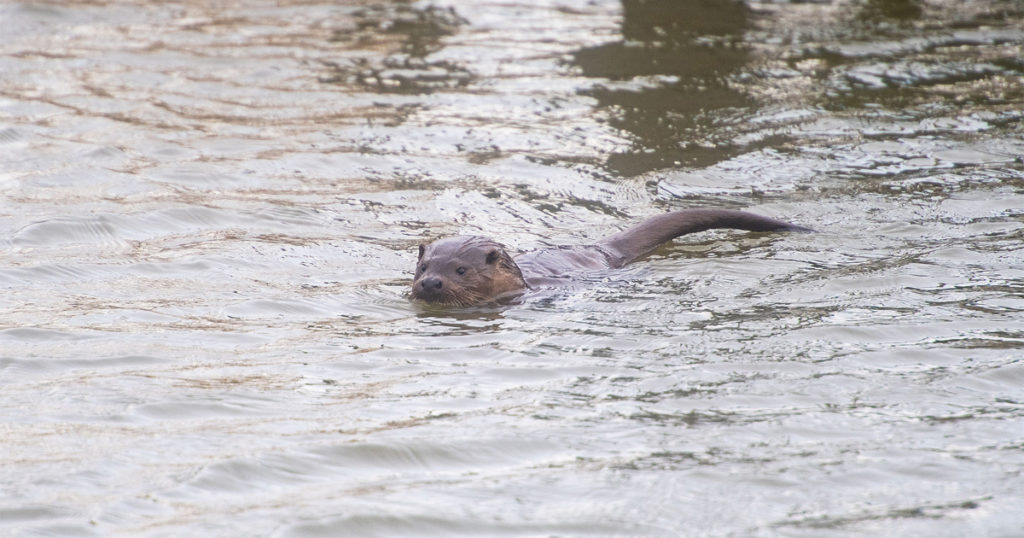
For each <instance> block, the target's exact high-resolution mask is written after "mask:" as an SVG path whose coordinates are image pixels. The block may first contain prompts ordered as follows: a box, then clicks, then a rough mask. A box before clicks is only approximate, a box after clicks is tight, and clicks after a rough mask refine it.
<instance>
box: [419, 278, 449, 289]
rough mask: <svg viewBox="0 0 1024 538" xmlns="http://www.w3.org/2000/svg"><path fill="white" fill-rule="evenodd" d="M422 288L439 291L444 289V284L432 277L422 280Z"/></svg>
mask: <svg viewBox="0 0 1024 538" xmlns="http://www.w3.org/2000/svg"><path fill="white" fill-rule="evenodd" d="M420 287H421V288H423V289H424V290H426V291H430V290H439V289H441V288H443V287H444V282H443V281H442V280H441V279H440V278H437V277H434V276H431V277H426V278H423V279H420Z"/></svg>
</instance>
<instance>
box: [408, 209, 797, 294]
mask: <svg viewBox="0 0 1024 538" xmlns="http://www.w3.org/2000/svg"><path fill="white" fill-rule="evenodd" d="M712 228H734V229H738V230H748V231H752V232H813V231H814V230H812V229H810V228H805V227H803V226H798V225H796V224H790V223H788V222H784V221H781V220H776V219H772V218H768V217H762V216H760V215H755V214H753V213H747V212H745V211H737V210H732V209H684V210H681V211H673V212H671V213H666V214H663V215H659V216H657V217H652V218H649V219H647V220H645V221H643V222H641V223H640V224H637V225H636V226H633V227H632V228H628V229H626V230H623V231H621V232H619V233H617V234H614V235H611V236H609V237H606V238H604V239H602V240H600V241H598V242H597V243H595V244H592V245H579V246H571V247H557V248H551V249H545V250H538V251H533V252H526V253H524V254H520V255H519V256H518V257H516V258H515V259H513V258H512V257H511V256H509V254H508V252H507V251H506V250H505V247H504V246H503V245H501V244H500V243H498V242H496V241H494V240H492V239H489V238H486V237H480V236H455V237H449V238H446V239H439V240H437V241H434V242H433V243H430V244H429V245H426V244H423V245H420V254H419V260H418V262H417V264H416V275H415V278H414V279H413V283H412V297H413V298H414V299H418V300H420V301H424V302H427V303H433V304H441V305H447V306H459V307H466V306H475V305H481V304H486V303H491V302H499V301H503V300H507V299H510V298H513V297H516V296H518V295H521V294H522V293H524V292H526V291H527V290H533V289H538V288H543V287H550V286H557V285H559V284H560V283H564V282H566V279H571V278H572V276H573V275H578V274H579V273H580V272H583V271H595V270H601V269H616V268H619V267H622V266H624V265H626V264H627V263H629V262H632V261H634V260H636V259H637V258H640V257H643V256H646V255H647V254H650V253H651V252H653V251H654V250H655V249H656V248H657V247H658V246H659V245H661V244H662V243H665V242H667V241H671V240H672V239H674V238H676V237H679V236H680V235H684V234H688V233H694V232H702V231H704V230H710V229H712Z"/></svg>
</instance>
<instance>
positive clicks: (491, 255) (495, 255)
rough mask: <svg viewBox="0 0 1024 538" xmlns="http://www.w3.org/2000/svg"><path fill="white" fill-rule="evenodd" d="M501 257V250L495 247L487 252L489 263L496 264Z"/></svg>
mask: <svg viewBox="0 0 1024 538" xmlns="http://www.w3.org/2000/svg"><path fill="white" fill-rule="evenodd" d="M499 258H501V250H499V249H494V250H492V251H490V252H488V253H487V265H494V263H495V262H497V261H498V259H499Z"/></svg>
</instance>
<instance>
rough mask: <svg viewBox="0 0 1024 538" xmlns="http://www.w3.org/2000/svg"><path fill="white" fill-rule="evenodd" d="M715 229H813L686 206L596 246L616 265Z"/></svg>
mask: <svg viewBox="0 0 1024 538" xmlns="http://www.w3.org/2000/svg"><path fill="white" fill-rule="evenodd" d="M712 228H735V229H738V230H748V231H751V232H813V231H814V230H812V229H810V228H804V227H803V226H797V225H796V224H790V223H788V222H783V221H781V220H775V219H771V218H768V217H762V216H760V215H755V214H753V213H746V212H744V211H735V210H732V209H684V210H682V211H673V212H672V213H666V214H664V215H659V216H657V217H652V218H649V219H647V220H645V221H643V222H641V223H640V224H637V225H636V226H634V227H632V228H628V229H626V230H623V231H621V232H619V233H617V234H615V235H612V236H610V237H606V238H604V239H602V240H601V241H598V243H597V245H598V246H600V247H602V248H604V249H605V250H606V251H609V254H613V255H614V256H616V257H617V258H618V259H617V260H616V261H617V262H618V263H617V264H616V266H617V267H621V266H623V265H626V264H627V263H629V262H631V261H633V260H635V259H637V258H639V257H641V256H644V255H647V254H650V253H651V252H652V251H654V249H656V248H658V245H660V244H662V243H665V242H666V241H670V240H672V239H673V238H676V237H679V236H680V235H685V234H688V233H694V232H703V231H704V230H710V229H712Z"/></svg>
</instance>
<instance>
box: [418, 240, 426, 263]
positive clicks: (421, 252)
mask: <svg viewBox="0 0 1024 538" xmlns="http://www.w3.org/2000/svg"><path fill="white" fill-rule="evenodd" d="M426 251H427V245H424V244H422V243H421V244H420V258H419V259H421V260H422V259H423V253H424V252H426Z"/></svg>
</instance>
